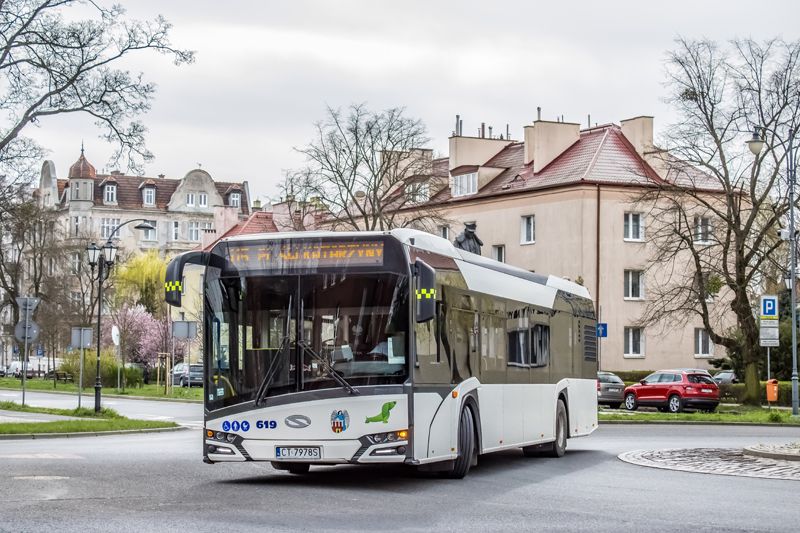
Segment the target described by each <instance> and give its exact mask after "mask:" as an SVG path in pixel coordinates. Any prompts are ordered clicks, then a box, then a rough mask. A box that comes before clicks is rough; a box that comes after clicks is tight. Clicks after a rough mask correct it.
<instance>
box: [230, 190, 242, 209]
mask: <svg viewBox="0 0 800 533" xmlns="http://www.w3.org/2000/svg"><path fill="white" fill-rule="evenodd" d="M228 205H230V206H231V207H242V193H240V192H232V193H231V194H230V196H229V197H228Z"/></svg>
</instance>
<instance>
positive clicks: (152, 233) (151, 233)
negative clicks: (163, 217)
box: [142, 220, 158, 241]
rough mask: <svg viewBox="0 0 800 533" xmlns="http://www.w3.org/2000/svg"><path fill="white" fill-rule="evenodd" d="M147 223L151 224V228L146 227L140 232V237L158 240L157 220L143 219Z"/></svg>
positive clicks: (147, 239)
mask: <svg viewBox="0 0 800 533" xmlns="http://www.w3.org/2000/svg"><path fill="white" fill-rule="evenodd" d="M145 222H147V223H148V224H150V225H151V226H153V229H146V230H144V231H143V232H142V238H143V239H144V240H146V241H155V240H158V222H156V221H155V220H145Z"/></svg>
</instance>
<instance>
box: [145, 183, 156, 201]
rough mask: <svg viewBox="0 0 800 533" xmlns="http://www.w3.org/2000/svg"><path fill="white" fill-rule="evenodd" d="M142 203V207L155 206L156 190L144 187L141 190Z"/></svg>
mask: <svg viewBox="0 0 800 533" xmlns="http://www.w3.org/2000/svg"><path fill="white" fill-rule="evenodd" d="M142 203H143V204H144V205H156V188H155V187H145V188H144V189H143V190H142Z"/></svg>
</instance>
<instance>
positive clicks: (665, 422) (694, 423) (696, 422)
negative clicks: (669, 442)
mask: <svg viewBox="0 0 800 533" xmlns="http://www.w3.org/2000/svg"><path fill="white" fill-rule="evenodd" d="M599 424H612V425H613V424H630V425H636V424H640V425H654V426H658V425H661V426H756V427H760V426H767V427H786V428H798V429H800V424H778V423H774V422H764V423H759V422H715V421H713V420H684V421H679V420H600V421H599Z"/></svg>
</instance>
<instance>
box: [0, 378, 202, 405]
mask: <svg viewBox="0 0 800 533" xmlns="http://www.w3.org/2000/svg"><path fill="white" fill-rule="evenodd" d="M0 388H6V389H21V388H22V380H21V379H19V378H0ZM25 388H26V389H27V390H36V391H45V392H47V391H53V390H56V391H63V392H74V393H76V394H77V393H78V386H77V385H75V384H74V383H60V382H59V383H56V385H55V388H54V387H53V381H52V380H49V379H41V378H32V379H29V380H27V381H26V384H25ZM93 390H94V387H93V386H92V387H84V388H83V391H84V393H91V392H92V391H93ZM103 394H120V395H123V396H146V397H148V398H179V399H182V400H197V401H202V400H203V387H192V388H190V389H189V388H183V387H178V386H175V387H173V388H172V394H164V385H163V384H162V385H161V386H160V387H157V386H156V385H154V384H152V383H151V384H149V385H142V386H141V387H127V388H126V389H125V390H124V391H122V390H121V389H117V388H116V387H103Z"/></svg>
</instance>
